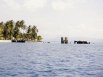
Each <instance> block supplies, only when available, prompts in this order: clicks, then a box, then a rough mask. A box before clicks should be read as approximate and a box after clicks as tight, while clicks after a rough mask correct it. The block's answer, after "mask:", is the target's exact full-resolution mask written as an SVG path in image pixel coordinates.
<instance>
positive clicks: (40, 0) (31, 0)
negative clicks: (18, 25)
mask: <svg viewBox="0 0 103 77" xmlns="http://www.w3.org/2000/svg"><path fill="white" fill-rule="evenodd" d="M46 3H47V0H25V2H24V5H23V7H25V8H27V9H36V8H43V7H44V6H45V5H46Z"/></svg>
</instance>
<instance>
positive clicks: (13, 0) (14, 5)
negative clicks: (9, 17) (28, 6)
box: [3, 0, 20, 9]
mask: <svg viewBox="0 0 103 77" xmlns="http://www.w3.org/2000/svg"><path fill="white" fill-rule="evenodd" d="M3 1H4V2H5V4H6V5H7V6H9V7H10V8H12V9H19V8H20V5H19V4H18V3H17V2H16V0H9V1H8V0H3Z"/></svg>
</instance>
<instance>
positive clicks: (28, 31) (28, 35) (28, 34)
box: [26, 25, 32, 40]
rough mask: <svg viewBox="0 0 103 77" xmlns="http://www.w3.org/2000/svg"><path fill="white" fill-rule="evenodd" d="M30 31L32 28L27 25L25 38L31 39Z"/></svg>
mask: <svg viewBox="0 0 103 77" xmlns="http://www.w3.org/2000/svg"><path fill="white" fill-rule="evenodd" d="M31 33H32V30H31V26H30V25H29V26H28V28H27V33H26V34H27V40H31Z"/></svg>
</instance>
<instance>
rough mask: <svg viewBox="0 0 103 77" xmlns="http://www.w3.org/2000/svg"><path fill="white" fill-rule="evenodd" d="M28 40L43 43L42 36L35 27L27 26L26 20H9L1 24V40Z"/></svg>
mask: <svg viewBox="0 0 103 77" xmlns="http://www.w3.org/2000/svg"><path fill="white" fill-rule="evenodd" d="M13 39H15V40H26V41H41V40H42V36H40V35H38V29H37V27H36V26H35V25H28V26H27V25H25V22H24V20H20V21H16V22H14V21H13V20H9V21H6V22H0V40H13Z"/></svg>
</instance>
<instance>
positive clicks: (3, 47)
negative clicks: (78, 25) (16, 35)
mask: <svg viewBox="0 0 103 77" xmlns="http://www.w3.org/2000/svg"><path fill="white" fill-rule="evenodd" d="M0 77H103V45H102V44H100V45H99V44H90V45H74V44H68V45H61V44H58V43H50V44H48V43H0Z"/></svg>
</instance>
